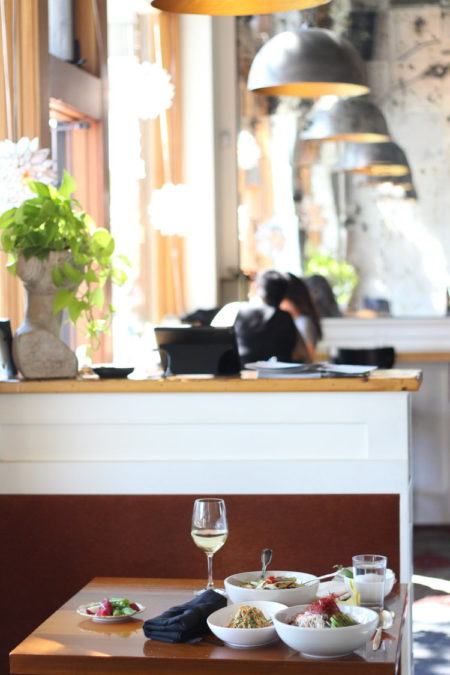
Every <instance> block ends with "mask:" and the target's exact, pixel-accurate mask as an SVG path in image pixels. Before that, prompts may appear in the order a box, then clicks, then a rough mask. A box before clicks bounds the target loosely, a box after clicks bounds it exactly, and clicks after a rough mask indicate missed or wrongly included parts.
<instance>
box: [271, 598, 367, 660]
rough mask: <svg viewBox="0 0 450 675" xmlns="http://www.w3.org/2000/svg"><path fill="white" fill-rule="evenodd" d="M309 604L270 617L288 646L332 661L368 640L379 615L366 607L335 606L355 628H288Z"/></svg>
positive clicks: (306, 654)
mask: <svg viewBox="0 0 450 675" xmlns="http://www.w3.org/2000/svg"><path fill="white" fill-rule="evenodd" d="M307 606H308V605H298V606H297V607H289V608H288V609H283V610H280V611H279V612H277V613H276V614H275V616H274V618H273V623H274V625H275V629H276V631H277V633H278V635H279V637H280V639H281V640H282V641H283V642H285V643H286V644H287V645H288V646H289V647H291V648H292V649H295V650H296V651H298V652H302V654H304V655H305V656H315V657H320V658H335V657H338V656H345V655H346V654H350V653H351V652H353V651H354V650H355V649H359V647H362V646H363V645H364V644H365V643H366V642H367V640H370V638H371V637H372V635H373V634H374V631H375V629H376V627H377V625H378V614H377V613H376V612H374V611H373V610H371V609H366V608H365V607H350V606H346V605H342V604H339V603H338V606H339V609H340V610H341V611H342V612H345V613H346V614H349V615H350V616H351V617H353V618H354V619H355V620H356V621H358V622H359V623H358V625H357V626H346V627H345V628H300V626H291V625H289V621H290V620H291V619H292V618H293V617H294V616H295V615H296V614H298V613H299V612H304V611H305V609H306V608H307Z"/></svg>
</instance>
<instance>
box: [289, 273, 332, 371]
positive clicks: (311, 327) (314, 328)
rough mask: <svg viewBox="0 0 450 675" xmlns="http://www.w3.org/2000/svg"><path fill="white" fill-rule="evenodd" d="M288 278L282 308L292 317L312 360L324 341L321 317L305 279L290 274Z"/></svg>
mask: <svg viewBox="0 0 450 675" xmlns="http://www.w3.org/2000/svg"><path fill="white" fill-rule="evenodd" d="M286 277H287V282H288V283H287V290H286V294H285V296H284V299H283V302H282V303H281V305H280V308H281V309H284V310H285V311H286V312H289V314H290V315H291V317H292V319H293V321H294V323H295V325H296V327H297V330H298V332H299V333H300V335H301V336H302V338H303V341H304V343H305V345H306V348H307V350H308V355H309V358H310V359H311V360H312V359H313V358H314V352H315V350H316V345H317V343H318V342H319V340H321V339H322V327H321V325H320V319H319V315H318V313H317V310H316V308H315V306H314V303H313V301H312V298H311V295H310V292H309V290H308V286H307V285H306V284H305V282H304V281H303V279H299V277H296V276H295V274H290V273H289V274H287V275H286Z"/></svg>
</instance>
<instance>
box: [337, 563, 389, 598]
mask: <svg viewBox="0 0 450 675" xmlns="http://www.w3.org/2000/svg"><path fill="white" fill-rule="evenodd" d="M340 577H341V578H342V579H343V580H344V584H345V588H346V589H347V590H348V591H351V586H350V581H352V579H350V578H349V577H346V576H344V575H343V574H341V575H340ZM394 584H395V574H394V572H393V570H390V569H387V570H386V578H385V581H384V597H386V595H389V593H390V592H391V591H392V589H393V588H394ZM358 590H359V593H360V595H361V601H362V602H365V601H366V600H368V599H370V598H365V597H364V585H363V584H360V585H359V588H358Z"/></svg>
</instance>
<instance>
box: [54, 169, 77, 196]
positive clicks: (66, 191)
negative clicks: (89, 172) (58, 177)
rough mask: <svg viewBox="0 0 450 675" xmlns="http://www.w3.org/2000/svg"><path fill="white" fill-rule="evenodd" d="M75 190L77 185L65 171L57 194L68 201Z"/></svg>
mask: <svg viewBox="0 0 450 675" xmlns="http://www.w3.org/2000/svg"><path fill="white" fill-rule="evenodd" d="M76 189H77V184H76V183H75V181H74V179H73V178H72V176H71V175H70V173H68V172H67V171H66V170H64V174H63V179H62V183H61V186H60V188H59V190H58V192H59V194H60V195H61V196H62V197H65V198H66V199H70V196H71V194H72V192H75V190H76Z"/></svg>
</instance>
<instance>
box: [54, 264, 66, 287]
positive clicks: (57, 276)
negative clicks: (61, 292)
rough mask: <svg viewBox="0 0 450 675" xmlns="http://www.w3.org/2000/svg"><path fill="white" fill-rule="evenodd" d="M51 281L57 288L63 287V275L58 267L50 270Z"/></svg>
mask: <svg viewBox="0 0 450 675" xmlns="http://www.w3.org/2000/svg"><path fill="white" fill-rule="evenodd" d="M52 281H53V283H54V284H55V286H56V287H57V288H59V287H60V286H62V285H63V283H64V275H63V272H62V269H61V268H60V267H54V268H53V269H52Z"/></svg>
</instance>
